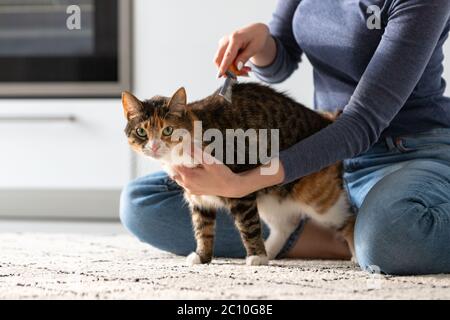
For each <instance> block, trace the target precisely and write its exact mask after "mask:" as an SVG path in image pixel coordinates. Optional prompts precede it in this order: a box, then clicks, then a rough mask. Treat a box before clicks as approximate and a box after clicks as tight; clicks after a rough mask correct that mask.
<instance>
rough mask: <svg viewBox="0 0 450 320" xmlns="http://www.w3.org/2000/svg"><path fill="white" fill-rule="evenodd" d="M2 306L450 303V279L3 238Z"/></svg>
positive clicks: (44, 237)
mask: <svg viewBox="0 0 450 320" xmlns="http://www.w3.org/2000/svg"><path fill="white" fill-rule="evenodd" d="M0 299H450V276H449V275H433V276H420V277H385V276H380V275H370V274H367V273H365V272H362V271H360V270H359V269H358V268H357V267H355V266H354V265H353V264H352V263H350V262H335V261H299V260H280V261H275V262H271V264H270V266H264V267H248V266H245V265H244V261H243V260H233V259H216V260H215V261H214V263H212V264H211V265H207V266H193V267H192V266H186V265H185V264H184V258H183V257H177V256H174V255H171V254H167V253H163V252H160V251H157V250H155V249H152V248H151V247H149V246H147V245H144V244H141V243H139V242H138V241H137V240H135V239H133V238H132V237H130V236H128V235H117V236H92V235H69V236H67V235H58V234H57V235H51V234H28V233H26V234H0Z"/></svg>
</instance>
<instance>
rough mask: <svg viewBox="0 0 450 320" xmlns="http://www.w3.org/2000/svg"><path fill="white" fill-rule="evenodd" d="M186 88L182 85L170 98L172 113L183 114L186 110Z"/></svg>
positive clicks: (169, 105)
mask: <svg viewBox="0 0 450 320" xmlns="http://www.w3.org/2000/svg"><path fill="white" fill-rule="evenodd" d="M186 104H187V98H186V90H185V89H184V88H183V87H181V88H180V89H178V90H177V92H175V93H174V94H173V96H172V98H170V101H169V104H168V107H169V110H170V112H171V113H174V114H178V115H182V114H183V113H184V112H185V111H186Z"/></svg>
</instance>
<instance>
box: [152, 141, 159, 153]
mask: <svg viewBox="0 0 450 320" xmlns="http://www.w3.org/2000/svg"><path fill="white" fill-rule="evenodd" d="M160 146H161V144H160V143H159V142H151V143H150V150H152V151H153V152H156V151H158V149H159V147H160Z"/></svg>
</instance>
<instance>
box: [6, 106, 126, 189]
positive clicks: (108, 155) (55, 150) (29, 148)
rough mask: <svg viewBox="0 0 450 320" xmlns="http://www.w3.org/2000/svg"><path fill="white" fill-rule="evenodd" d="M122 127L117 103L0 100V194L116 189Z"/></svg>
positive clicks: (121, 174)
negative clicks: (5, 191) (13, 190)
mask: <svg viewBox="0 0 450 320" xmlns="http://www.w3.org/2000/svg"><path fill="white" fill-rule="evenodd" d="M124 126H125V121H124V119H123V116H122V107H121V104H120V101H119V100H29V101H26V100H25V101H24V100H17V101H16V100H0V155H1V156H0V188H10V189H11V188H91V189H95V188H103V189H104V188H120V187H121V186H122V185H123V184H124V183H125V182H126V181H127V180H128V179H129V177H130V152H129V148H128V145H127V141H126V137H125V134H124V133H123V129H124Z"/></svg>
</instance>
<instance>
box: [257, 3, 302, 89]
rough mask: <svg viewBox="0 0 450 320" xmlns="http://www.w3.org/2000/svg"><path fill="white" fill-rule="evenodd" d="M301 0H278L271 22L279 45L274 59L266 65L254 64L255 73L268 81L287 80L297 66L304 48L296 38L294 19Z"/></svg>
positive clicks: (273, 34)
mask: <svg viewBox="0 0 450 320" xmlns="http://www.w3.org/2000/svg"><path fill="white" fill-rule="evenodd" d="M299 3H300V0H278V2H277V7H276V9H275V12H274V14H273V17H272V20H271V22H270V24H269V28H270V33H271V35H272V37H273V38H274V40H275V43H276V46H277V54H276V57H275V59H274V61H273V62H272V63H271V64H270V65H268V66H265V67H258V66H255V65H252V70H253V72H254V73H255V75H256V76H257V77H258V78H259V79H260V80H262V81H264V82H267V83H280V82H282V81H284V80H286V79H287V78H288V77H289V76H290V75H291V74H292V73H293V72H294V71H295V70H296V69H297V68H298V64H299V62H300V59H301V55H302V50H301V49H300V47H299V46H298V44H297V41H296V40H295V37H294V33H293V29H292V19H293V17H294V14H295V11H296V9H297V7H298V5H299Z"/></svg>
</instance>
